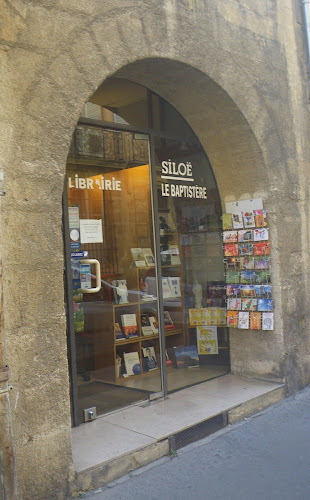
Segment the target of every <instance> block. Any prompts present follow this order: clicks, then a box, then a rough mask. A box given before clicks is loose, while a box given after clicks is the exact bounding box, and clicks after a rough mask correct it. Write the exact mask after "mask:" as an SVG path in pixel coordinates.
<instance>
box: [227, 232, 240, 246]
mask: <svg viewBox="0 0 310 500" xmlns="http://www.w3.org/2000/svg"><path fill="white" fill-rule="evenodd" d="M223 242H224V243H237V242H238V231H224V232H223Z"/></svg>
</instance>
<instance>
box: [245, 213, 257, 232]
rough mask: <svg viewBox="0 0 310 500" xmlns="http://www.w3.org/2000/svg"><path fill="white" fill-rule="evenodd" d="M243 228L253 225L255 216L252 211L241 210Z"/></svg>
mask: <svg viewBox="0 0 310 500" xmlns="http://www.w3.org/2000/svg"><path fill="white" fill-rule="evenodd" d="M243 224H244V229H247V228H249V227H255V217H254V213H253V212H243Z"/></svg>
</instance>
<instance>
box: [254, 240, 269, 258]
mask: <svg viewBox="0 0 310 500" xmlns="http://www.w3.org/2000/svg"><path fill="white" fill-rule="evenodd" d="M269 254H270V245H269V241H266V242H264V241H260V242H257V243H254V255H269Z"/></svg>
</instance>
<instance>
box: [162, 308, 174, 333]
mask: <svg viewBox="0 0 310 500" xmlns="http://www.w3.org/2000/svg"><path fill="white" fill-rule="evenodd" d="M164 324H165V330H174V329H175V326H174V323H173V321H172V319H171V316H170V313H169V312H168V311H164Z"/></svg>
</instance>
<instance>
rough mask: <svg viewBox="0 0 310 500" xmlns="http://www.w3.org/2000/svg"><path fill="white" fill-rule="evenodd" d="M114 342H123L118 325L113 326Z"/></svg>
mask: <svg viewBox="0 0 310 500" xmlns="http://www.w3.org/2000/svg"><path fill="white" fill-rule="evenodd" d="M114 333H115V340H123V339H124V336H123V333H122V330H121V327H120V326H119V324H118V323H115V324H114Z"/></svg>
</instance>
